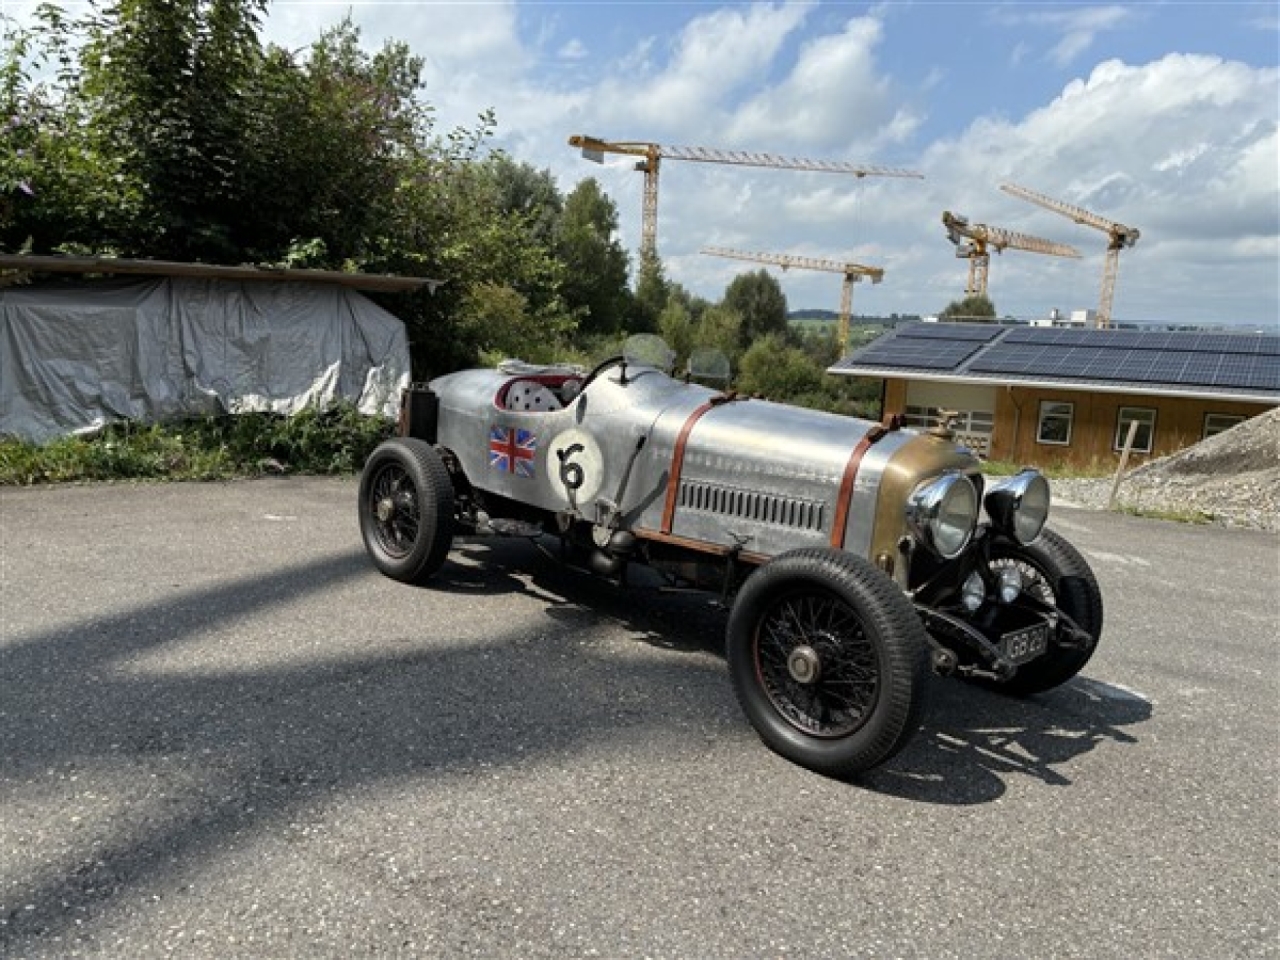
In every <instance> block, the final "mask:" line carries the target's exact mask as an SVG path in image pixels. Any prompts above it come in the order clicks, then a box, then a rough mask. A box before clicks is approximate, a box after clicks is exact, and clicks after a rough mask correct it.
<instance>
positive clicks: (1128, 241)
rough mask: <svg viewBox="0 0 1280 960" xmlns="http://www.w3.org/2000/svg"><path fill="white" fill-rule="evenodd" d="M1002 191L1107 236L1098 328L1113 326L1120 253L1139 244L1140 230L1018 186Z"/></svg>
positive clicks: (1010, 185) (1005, 184) (1003, 188)
mask: <svg viewBox="0 0 1280 960" xmlns="http://www.w3.org/2000/svg"><path fill="white" fill-rule="evenodd" d="M1000 189H1001V190H1003V191H1004V192H1005V193H1008V194H1010V195H1012V196H1015V197H1019V198H1021V199H1023V200H1027V201H1030V202H1031V203H1034V204H1037V205H1039V206H1041V207H1044V208H1045V209H1046V210H1052V211H1053V212H1054V213H1060V214H1062V215H1063V216H1064V217H1067V218H1068V219H1070V220H1074V221H1075V222H1076V223H1082V224H1084V225H1085V226H1086V227H1093V228H1094V229H1095V230H1101V231H1102V232H1103V233H1105V234H1106V235H1107V256H1106V260H1105V261H1104V262H1103V266H1102V299H1101V300H1100V302H1099V303H1098V319H1097V323H1096V326H1098V327H1109V326H1111V301H1112V300H1113V299H1114V298H1115V295H1116V274H1117V273H1118V272H1119V270H1120V251H1121V250H1122V249H1124V248H1125V247H1132V246H1133V245H1134V244H1135V243H1137V242H1138V237H1139V236H1140V234H1139V232H1138V228H1137V227H1126V226H1125V225H1124V224H1123V223H1116V222H1115V221H1113V220H1108V219H1107V218H1106V217H1100V216H1098V215H1097V214H1096V213H1090V212H1089V211H1088V210H1086V209H1084V208H1083V207H1077V206H1076V205H1075V204H1073V203H1065V202H1063V201H1062V200H1054V199H1053V198H1052V197H1046V196H1045V195H1044V194H1042V193H1036V192H1035V191H1034V190H1028V189H1027V188H1026V187H1020V186H1018V185H1017V184H1016V183H1002V184H1000Z"/></svg>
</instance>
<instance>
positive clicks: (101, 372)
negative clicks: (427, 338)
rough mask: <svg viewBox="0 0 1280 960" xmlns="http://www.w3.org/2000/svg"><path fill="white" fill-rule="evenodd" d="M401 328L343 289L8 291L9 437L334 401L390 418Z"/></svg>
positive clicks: (2, 341)
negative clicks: (138, 421)
mask: <svg viewBox="0 0 1280 960" xmlns="http://www.w3.org/2000/svg"><path fill="white" fill-rule="evenodd" d="M408 384H409V344H408V338H407V336H406V334H405V330H404V324H403V323H401V321H400V320H399V319H397V318H396V317H395V316H393V315H392V314H390V313H388V312H387V311H386V310H384V309H382V308H381V307H379V306H378V305H377V304H375V303H374V302H373V301H371V300H369V299H368V298H366V297H364V296H362V295H361V294H359V293H357V292H355V291H354V290H350V289H348V288H345V287H339V286H335V285H331V284H321V283H287V282H278V281H249V282H235V281H227V280H195V279H189V278H181V277H178V278H157V279H149V280H118V281H101V282H96V283H76V284H69V283H60V284H57V285H51V286H32V287H10V288H5V289H0V435H9V436H17V437H23V438H26V439H30V440H35V441H38V442H43V441H46V440H49V439H51V438H53V437H55V436H58V435H61V434H66V433H76V432H83V431H88V430H93V429H96V428H98V427H100V426H102V425H104V424H106V423H109V422H111V421H114V420H124V419H129V420H140V421H156V420H166V419H172V418H175V417H182V416H189V415H200V414H206V413H213V412H218V411H231V412H236V413H239V412H250V411H270V412H274V413H282V414H291V413H296V412H298V411H299V410H301V409H303V408H305V407H306V406H307V405H309V404H320V405H324V404H327V403H329V402H331V401H334V400H336V399H339V398H341V399H346V400H350V401H352V402H354V403H355V404H356V405H357V406H358V407H359V409H360V410H361V411H363V412H364V413H369V414H375V413H381V414H384V415H387V416H394V415H395V412H396V410H397V408H398V404H399V397H400V391H401V390H402V389H403V388H405V387H407V386H408Z"/></svg>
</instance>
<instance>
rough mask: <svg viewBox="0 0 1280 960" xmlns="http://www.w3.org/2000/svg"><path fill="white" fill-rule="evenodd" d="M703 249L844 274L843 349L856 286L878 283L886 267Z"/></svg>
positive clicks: (840, 329)
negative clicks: (868, 282)
mask: <svg viewBox="0 0 1280 960" xmlns="http://www.w3.org/2000/svg"><path fill="white" fill-rule="evenodd" d="M701 252H702V253H705V254H708V255H709V256H713V257H731V258H733V259H735V260H751V261H754V262H756V263H771V264H773V265H774V266H776V267H781V268H782V269H783V270H786V269H788V268H790V267H795V268H796V269H798V270H825V271H827V272H829V273H839V274H843V276H844V283H843V284H842V285H841V288H840V325H839V327H838V328H837V333H836V339H837V340H838V341H839V343H840V349H841V350H842V351H843V350H844V349H845V348H847V347H848V346H849V317H850V314H851V313H852V311H853V285H854V284H855V283H857V282H858V281H859V280H861V279H862V278H863V277H866V278H867V279H869V280H870V281H871V282H872V283H879V282H880V281H881V280H883V279H884V269H883V268H881V267H864V266H863V265H862V264H860V263H842V262H840V261H838V260H823V259H820V258H816V257H801V256H796V255H794V254H789V253H747V252H744V251H741V250H726V249H725V248H723V247H703V248H702V251H701Z"/></svg>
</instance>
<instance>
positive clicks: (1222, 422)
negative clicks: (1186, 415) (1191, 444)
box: [1201, 413, 1244, 440]
mask: <svg viewBox="0 0 1280 960" xmlns="http://www.w3.org/2000/svg"><path fill="white" fill-rule="evenodd" d="M1237 423H1244V417H1241V416H1238V415H1236V414H1233V413H1206V414H1205V415H1204V436H1203V437H1202V438H1201V439H1204V440H1208V439H1209V438H1210V437H1214V436H1217V435H1218V434H1220V433H1221V432H1222V431H1223V430H1230V429H1231V428H1232V427H1234V426H1235V425H1236V424H1237Z"/></svg>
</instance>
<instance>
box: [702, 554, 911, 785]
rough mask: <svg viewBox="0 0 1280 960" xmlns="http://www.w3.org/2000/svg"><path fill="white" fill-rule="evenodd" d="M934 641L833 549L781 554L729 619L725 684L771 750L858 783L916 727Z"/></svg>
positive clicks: (890, 586) (877, 577)
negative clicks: (861, 775)
mask: <svg viewBox="0 0 1280 960" xmlns="http://www.w3.org/2000/svg"><path fill="white" fill-rule="evenodd" d="M927 650H928V641H927V638H926V636H925V632H924V628H923V626H922V625H921V623H920V618H919V617H918V616H917V614H916V612H915V610H914V609H913V608H912V606H911V603H910V602H909V601H908V600H907V599H906V597H905V596H903V594H902V591H901V590H900V589H899V588H898V587H897V585H896V584H895V583H894V582H893V581H892V580H890V579H889V578H888V577H886V576H885V575H884V574H883V573H881V572H880V571H879V570H877V569H876V568H875V567H873V566H872V565H871V564H869V563H868V562H867V561H865V560H863V559H862V558H861V557H856V556H854V555H852V554H848V553H843V552H841V551H838V550H830V549H808V550H797V551H794V552H792V553H787V554H783V555H782V556H780V557H777V558H775V559H774V560H772V561H770V562H768V563H766V564H765V565H764V566H763V567H761V568H760V569H759V570H757V571H756V572H755V573H753V574H752V575H751V576H750V577H749V578H748V579H747V582H746V583H745V584H744V585H743V588H742V591H741V592H740V593H739V594H738V598H737V601H736V602H735V604H734V607H733V611H732V612H731V614H730V616H729V627H728V651H727V658H728V662H729V674H730V677H731V679H732V681H733V687H734V691H735V693H736V694H737V696H738V702H739V703H740V704H741V705H742V709H743V712H744V713H746V715H747V719H748V720H749V721H750V722H751V725H752V726H753V727H754V728H755V730H756V732H757V733H758V734H759V735H760V738H761V739H762V740H763V741H764V742H765V744H766V745H768V746H769V747H770V748H771V749H772V750H774V751H776V752H777V753H779V754H781V755H782V756H784V757H786V758H787V759H788V760H791V761H793V762H794V763H798V764H800V765H801V766H804V767H808V768H809V769H811V770H816V771H818V772H819V773H824V774H828V775H831V776H836V777H850V776H853V775H855V774H857V773H860V772H862V771H864V770H868V769H870V768H871V767H874V766H876V765H877V764H880V763H883V762H884V761H885V760H887V759H889V758H890V757H891V756H893V755H894V754H895V753H897V752H898V750H900V749H901V748H902V747H903V745H904V744H905V743H906V742H907V740H909V739H910V737H911V735H912V734H914V733H915V731H916V728H917V727H918V726H919V717H920V710H921V699H922V685H923V683H924V678H925V676H926V673H927Z"/></svg>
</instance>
